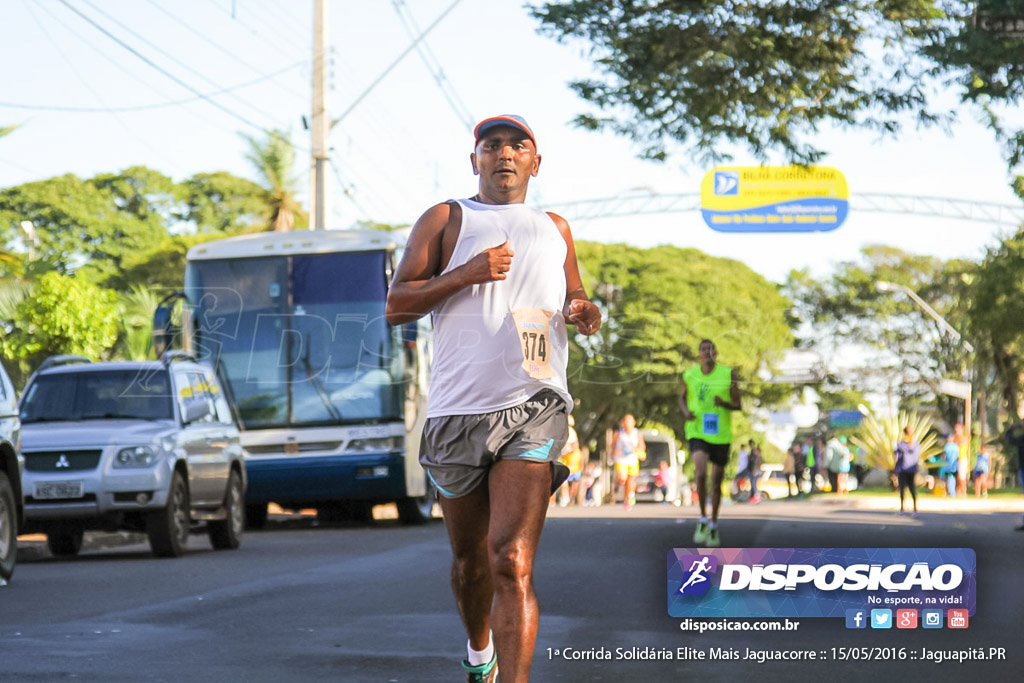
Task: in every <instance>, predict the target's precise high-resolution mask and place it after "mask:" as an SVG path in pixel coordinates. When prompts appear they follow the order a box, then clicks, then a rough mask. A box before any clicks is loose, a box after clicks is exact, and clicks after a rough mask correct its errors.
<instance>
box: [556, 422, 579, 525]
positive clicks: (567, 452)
mask: <svg viewBox="0 0 1024 683" xmlns="http://www.w3.org/2000/svg"><path fill="white" fill-rule="evenodd" d="M558 459H559V460H561V461H562V464H563V465H565V466H566V467H568V468H569V476H568V478H567V479H566V480H565V481H564V482H562V486H561V487H559V489H558V504H559V506H561V507H565V506H567V505H569V503H571V502H573V501H575V500H576V496H577V493H578V490H579V487H580V474H581V472H580V471H581V470H582V468H583V452H582V451H581V450H580V438H579V436H578V435H577V434H576V420H575V419H574V418H573V416H572V415H570V416H569V438H568V439H567V440H566V442H565V446H563V447H562V454H561V455H560V456H559V458H558Z"/></svg>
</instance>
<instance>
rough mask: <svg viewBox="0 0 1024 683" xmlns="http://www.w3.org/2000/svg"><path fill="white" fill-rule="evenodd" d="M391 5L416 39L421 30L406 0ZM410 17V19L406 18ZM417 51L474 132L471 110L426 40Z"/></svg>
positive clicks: (399, 0) (448, 98)
mask: <svg viewBox="0 0 1024 683" xmlns="http://www.w3.org/2000/svg"><path fill="white" fill-rule="evenodd" d="M391 5H392V6H393V7H394V8H395V12H397V13H398V18H399V19H401V21H402V26H404V27H405V32H406V33H407V34H408V35H409V37H410V38H413V39H415V37H416V36H417V35H418V34H419V33H420V28H419V26H418V25H417V24H416V20H415V19H414V18H413V16H412V11H411V10H410V9H409V6H408V5H407V4H406V3H405V2H404V0H391ZM406 15H408V18H407V17H406ZM416 51H417V52H418V53H419V55H420V58H421V59H422V60H423V63H424V64H425V65H426V66H427V69H428V70H429V71H430V73H431V75H432V76H433V77H434V82H435V83H437V87H438V88H439V89H440V90H441V94H442V95H444V99H445V100H446V101H447V102H448V106H450V107H451V109H452V111H453V112H455V115H456V116H457V117H459V120H460V121H462V124H463V125H464V126H466V129H467V130H470V131H471V130H473V125H474V123H475V119H474V117H473V115H472V113H470V111H469V108H468V107H466V105H465V103H463V101H462V98H460V97H459V94H458V92H456V90H455V85H454V84H453V83H452V82H451V81H450V80H449V79H448V77H447V76H445V73H444V69H443V68H441V63H440V62H439V61H438V59H437V57H435V56H434V53H433V51H431V49H430V46H429V45H428V44H427V42H426V41H425V40H424V41H423V42H422V44H421V45H420V44H418V45H417V46H416Z"/></svg>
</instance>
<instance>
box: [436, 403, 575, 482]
mask: <svg viewBox="0 0 1024 683" xmlns="http://www.w3.org/2000/svg"><path fill="white" fill-rule="evenodd" d="M568 438H569V409H568V406H566V405H565V400H564V399H563V398H562V397H561V396H560V395H558V394H557V393H556V392H554V391H552V390H551V389H542V390H541V391H540V392H538V393H536V394H534V395H533V396H532V397H531V398H530V399H528V400H527V401H525V402H523V403H520V404H519V405H517V406H512V407H511V408H506V409H505V410H499V411H497V412H494V413H484V414H482V415H448V416H444V417H431V418H428V419H427V422H426V424H425V425H424V426H423V439H422V440H421V441H420V463H421V464H422V465H423V467H424V469H426V471H427V474H428V475H429V476H430V478H431V480H432V481H433V482H434V486H436V487H437V490H438V491H439V492H440V493H441V495H443V496H444V497H445V498H459V497H461V496H464V495H466V494H467V493H469V492H470V491H472V490H473V489H475V488H476V487H477V486H479V485H480V484H481V483H482V482H483V481H484V480H486V478H487V473H488V472H489V471H490V469H491V465H493V464H494V463H496V462H497V461H499V460H529V461H534V462H547V463H551V467H552V476H551V492H552V493H554V492H555V491H557V490H558V487H559V486H561V485H562V482H564V481H565V479H566V477H568V476H569V468H568V467H566V466H565V465H563V464H562V463H560V462H559V461H558V456H559V455H560V454H561V453H562V446H564V445H565V442H566V441H567V440H568Z"/></svg>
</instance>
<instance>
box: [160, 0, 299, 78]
mask: <svg viewBox="0 0 1024 683" xmlns="http://www.w3.org/2000/svg"><path fill="white" fill-rule="evenodd" d="M147 1H148V2H149V4H151V5H153V7H155V8H157V9H158V10H159V11H160V12H162V13H163V14H164V15H165V16H167V17H169V18H170V19H171V20H173V21H174V22H175V23H177V24H178V25H179V26H181V27H183V28H185V29H186V30H188V31H189V32H190V33H192V34H193V35H195V36H198V37H199V38H200V39H201V40H203V42H205V43H207V44H208V45H211V46H212V47H214V48H215V49H216V50H218V51H219V52H221V53H222V54H225V55H227V56H228V57H230V58H231V59H233V60H234V61H235V62H237V63H239V64H241V65H242V66H244V67H246V68H247V69H249V70H251V71H253V72H255V73H257V74H260V75H261V76H265V77H266V79H261V80H267V79H269V80H272V79H274V78H276V77H277V76H280V75H281V74H282V73H284V71H286V70H291V68H293V67H289V68H288V69H286V70H282V71H277V72H275V73H273V74H264V73H263V72H261V71H260V70H259V69H257V68H255V67H254V66H253V65H252V64H251V63H250V62H249V60H247V59H244V58H242V57H239V56H238V55H236V54H235V53H234V52H232V51H231V50H228V49H227V48H225V47H224V45H222V44H221V43H220V42H218V41H216V40H211V39H210V37H209V36H207V35H206V34H205V33H203V32H202V31H199V30H196V28H195V27H193V26H192V25H191V24H189V23H188V22H187V21H182V20H181V19H180V18H178V17H177V16H175V15H174V14H173V13H172V12H170V11H168V10H167V9H166V8H164V7H161V6H160V5H159V4H157V2H156V0H147ZM305 63H306V60H302V61H301V62H298V64H305ZM258 82H259V81H253V83H258ZM275 84H276V85H278V86H280V87H281V88H282V89H283V90H286V91H288V92H289V93H291V94H292V95H294V96H296V97H306V95H303V94H300V93H297V92H296V91H295V90H293V89H291V88H289V87H288V86H286V85H285V84H283V83H279V82H276V81H275Z"/></svg>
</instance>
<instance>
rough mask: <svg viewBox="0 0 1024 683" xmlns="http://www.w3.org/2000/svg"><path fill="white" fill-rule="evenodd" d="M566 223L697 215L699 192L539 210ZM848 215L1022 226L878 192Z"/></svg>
mask: <svg viewBox="0 0 1024 683" xmlns="http://www.w3.org/2000/svg"><path fill="white" fill-rule="evenodd" d="M543 208H544V209H545V210H548V211H554V212H555V213H558V214H559V215H561V216H562V217H563V218H565V219H566V220H569V221H575V222H580V221H586V220H599V219H603V218H624V217H628V216H642V215H649V214H658V213H685V212H688V211H695V212H696V211H700V193H699V192H680V193H668V194H664V193H660V192H653V191H650V190H629V191H626V192H622V193H620V194H617V195H614V196H611V197H601V198H596V199H580V200H574V201H569V202H559V203H551V204H547V205H545V206H543ZM850 212H851V213H854V212H868V213H897V214H912V215H915V216H931V217H935V218H952V219H957V220H965V221H972V222H975V223H987V224H989V225H999V226H1003V227H1010V228H1019V227H1021V226H1022V225H1024V204H1002V203H999V202H979V201H973V200H970V199H952V198H947V197H920V196H913V195H902V194H886V193H882V192H859V193H856V194H851V195H850Z"/></svg>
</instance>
